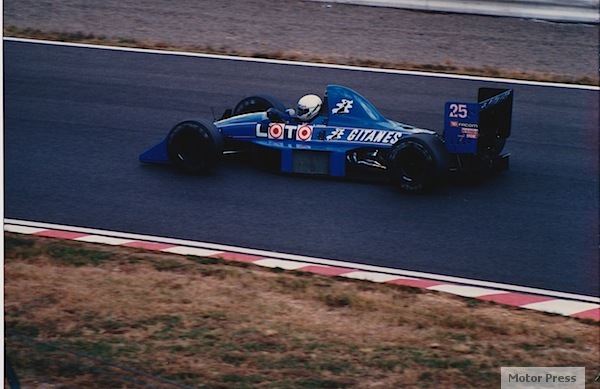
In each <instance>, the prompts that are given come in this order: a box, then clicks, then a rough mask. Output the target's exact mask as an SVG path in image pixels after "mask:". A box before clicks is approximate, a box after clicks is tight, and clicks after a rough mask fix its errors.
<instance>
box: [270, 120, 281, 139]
mask: <svg viewBox="0 0 600 389" xmlns="http://www.w3.org/2000/svg"><path fill="white" fill-rule="evenodd" d="M282 137H283V125H282V124H281V123H271V124H270V125H269V139H281V138H282Z"/></svg>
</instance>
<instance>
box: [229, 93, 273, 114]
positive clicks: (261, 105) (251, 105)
mask: <svg viewBox="0 0 600 389" xmlns="http://www.w3.org/2000/svg"><path fill="white" fill-rule="evenodd" d="M269 108H275V109H277V110H279V111H282V112H283V111H285V105H283V103H282V102H281V101H280V100H279V99H278V98H276V97H273V96H269V95H256V96H250V97H246V98H245V99H243V100H242V101H240V102H239V103H238V104H237V105H236V106H235V108H234V109H233V112H232V115H233V116H235V115H242V114H245V113H253V112H265V111H267V110H268V109H269Z"/></svg>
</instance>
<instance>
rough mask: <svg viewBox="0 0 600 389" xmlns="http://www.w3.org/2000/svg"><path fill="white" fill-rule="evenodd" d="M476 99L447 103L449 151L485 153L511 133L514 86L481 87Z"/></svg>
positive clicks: (445, 133)
mask: <svg viewBox="0 0 600 389" xmlns="http://www.w3.org/2000/svg"><path fill="white" fill-rule="evenodd" d="M477 101H478V102H477V103H463V102H454V101H450V102H447V103H446V110H445V114H444V142H445V144H446V148H447V149H448V151H449V152H450V153H453V154H482V153H483V151H484V150H485V149H486V148H487V147H489V146H490V145H492V144H493V143H494V142H495V141H497V140H498V139H506V138H508V137H509V136H510V129H511V124H512V105H513V90H512V89H495V88H480V89H479V93H478V98H477Z"/></svg>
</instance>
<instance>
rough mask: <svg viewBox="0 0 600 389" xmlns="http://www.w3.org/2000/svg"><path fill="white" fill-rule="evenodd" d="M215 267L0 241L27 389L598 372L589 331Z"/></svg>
mask: <svg viewBox="0 0 600 389" xmlns="http://www.w3.org/2000/svg"><path fill="white" fill-rule="evenodd" d="M472 301H473V300H471V299H463V298H460V297H456V296H450V295H445V294H440V293H436V292H429V291H423V290H420V289H413V288H404V287H397V286H393V285H385V284H373V283H369V282H362V281H355V280H349V279H342V278H328V277H322V276H317V275H314V274H311V273H301V272H286V271H281V270H279V269H274V270H269V269H264V268H260V267H257V266H253V265H247V264H236V263H231V262H226V261H221V260H218V259H212V258H197V257H185V256H179V255H170V254H160V253H155V252H147V251H143V250H139V249H130V248H125V247H111V246H102V245H94V244H89V243H83V242H73V241H61V240H57V239H49V238H40V237H32V236H22V235H17V234H11V233H6V234H5V326H6V331H7V335H6V339H5V341H6V349H7V355H8V357H9V360H10V361H11V363H12V365H13V367H14V368H15V370H16V372H17V374H18V375H19V378H20V380H21V383H22V384H24V386H25V387H41V386H44V385H46V386H45V387H49V385H52V387H57V388H61V387H65V388H66V387H113V388H117V387H132V386H133V387H138V386H144V385H152V386H153V387H202V388H281V387H294V388H359V387H360V388H364V387H371V386H372V387H381V388H401V387H411V388H412V387H422V388H430V387H431V388H434V387H435V388H437V387H445V388H453V387H460V388H469V387H473V388H482V387H499V386H500V367H502V366H585V367H586V374H587V377H586V379H587V381H588V382H590V383H591V382H592V381H593V379H594V377H595V376H596V374H597V373H598V368H599V366H598V360H600V350H599V349H600V346H599V344H600V343H599V340H600V339H599V335H600V333H599V329H600V325H599V324H598V323H596V322H593V321H585V320H577V319H573V318H568V317H562V316H554V315H548V314H543V313H539V312H533V311H526V310H520V309H515V308H509V307H504V306H499V305H496V304H493V303H487V302H483V301H481V302H478V303H477V304H473V303H471V302H472Z"/></svg>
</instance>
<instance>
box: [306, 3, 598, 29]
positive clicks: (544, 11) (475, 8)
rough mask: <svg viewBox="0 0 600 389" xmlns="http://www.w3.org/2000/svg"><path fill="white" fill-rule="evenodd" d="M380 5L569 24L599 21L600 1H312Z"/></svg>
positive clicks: (596, 22)
mask: <svg viewBox="0 0 600 389" xmlns="http://www.w3.org/2000/svg"><path fill="white" fill-rule="evenodd" d="M313 1H320V2H327V3H348V4H357V5H370V6H379V7H392V8H404V9H414V10H421V11H436V12H452V13H465V14H477V15H492V16H509V17H517V18H526V19H541V20H551V21H557V22H568V23H592V24H598V23H599V22H600V12H599V0H313Z"/></svg>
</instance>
